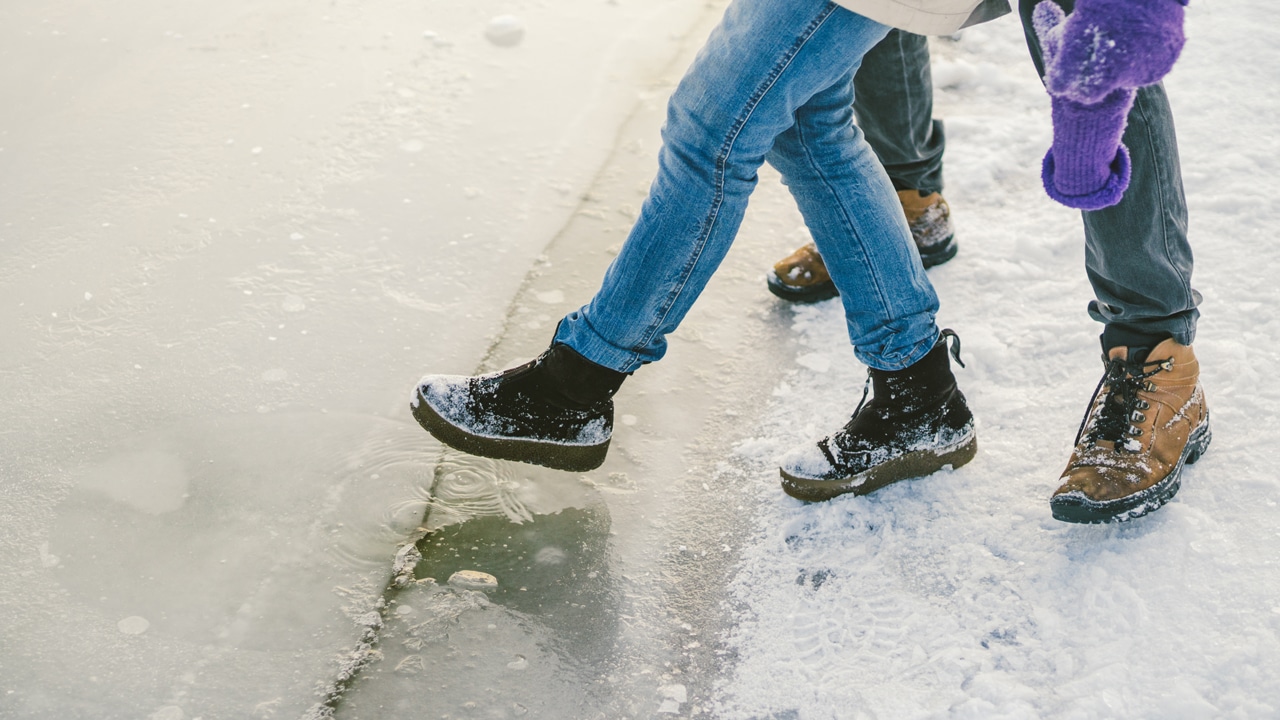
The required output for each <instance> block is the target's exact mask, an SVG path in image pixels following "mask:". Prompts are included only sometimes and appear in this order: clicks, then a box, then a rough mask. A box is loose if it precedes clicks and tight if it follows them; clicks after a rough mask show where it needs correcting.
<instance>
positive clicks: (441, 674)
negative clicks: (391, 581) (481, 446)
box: [337, 477, 621, 720]
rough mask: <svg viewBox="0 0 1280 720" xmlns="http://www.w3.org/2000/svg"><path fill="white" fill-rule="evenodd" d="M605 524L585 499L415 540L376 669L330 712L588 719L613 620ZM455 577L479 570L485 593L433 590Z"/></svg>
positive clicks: (597, 696)
mask: <svg viewBox="0 0 1280 720" xmlns="http://www.w3.org/2000/svg"><path fill="white" fill-rule="evenodd" d="M469 482H480V481H479V480H478V479H476V478H475V477H471V480H470V481H469ZM481 484H483V483H481ZM490 486H491V485H490ZM455 507H456V506H455ZM489 507H490V509H493V508H494V507H496V506H495V505H490V506H489ZM609 526H610V523H609V515H608V511H607V509H606V508H605V507H604V506H603V505H601V504H596V505H591V506H589V507H586V508H569V509H565V510H562V511H560V512H557V513H553V514H548V515H529V516H527V517H526V518H524V519H523V521H522V522H520V523H519V524H516V523H513V522H512V519H511V518H509V517H508V516H506V514H505V513H504V514H501V515H500V514H488V515H479V516H475V517H472V518H470V519H467V520H464V521H462V522H458V523H455V524H452V525H448V526H445V527H443V528H440V529H438V530H435V531H433V532H431V533H429V534H428V535H426V536H425V537H424V538H422V539H421V540H420V541H419V542H418V543H417V550H418V551H419V552H420V553H421V559H420V560H419V562H418V564H417V567H416V569H415V573H414V574H415V575H416V577H417V580H415V581H412V582H409V583H407V586H406V587H404V588H403V589H400V590H392V591H391V592H390V593H389V594H388V601H387V603H386V606H385V609H384V612H383V617H384V618H385V621H384V625H383V627H382V630H381V639H380V645H379V649H380V652H381V656H382V659H381V660H380V662H379V663H378V666H377V670H376V671H369V670H367V671H366V672H364V673H363V674H362V679H361V680H360V682H359V686H358V687H359V691H358V692H351V693H348V694H347V695H346V696H345V697H344V698H343V699H342V701H341V704H340V705H339V706H338V708H337V710H338V713H337V714H338V716H339V717H341V718H343V719H344V720H359V719H360V718H379V719H380V720H395V719H397V718H420V717H441V716H449V717H452V716H454V713H459V714H463V715H464V716H469V715H472V714H474V715H476V716H478V717H499V718H500V717H520V716H523V715H525V714H528V715H529V716H530V717H557V718H558V717H587V716H593V715H596V714H598V712H591V709H592V708H599V707H602V706H603V705H604V702H603V701H602V695H603V694H606V693H607V692H608V688H607V686H606V684H605V683H603V682H602V681H601V680H600V679H599V675H600V666H601V665H602V664H604V663H605V661H606V660H607V659H608V656H609V654H610V653H611V652H612V651H613V649H614V645H615V643H616V641H617V639H618V623H619V622H620V619H619V616H620V614H621V613H620V610H619V608H620V597H619V595H620V593H619V590H618V587H617V584H616V582H615V580H614V579H613V578H612V576H611V574H610V571H609V566H608V554H609V544H608V538H609ZM459 571H479V572H483V573H488V574H490V575H492V576H494V577H496V578H497V587H495V588H492V589H490V590H488V591H487V592H480V591H476V590H469V589H465V588H463V587H451V586H449V585H445V584H444V583H445V581H446V579H447V578H450V577H452V576H453V575H454V574H455V573H457V572H459Z"/></svg>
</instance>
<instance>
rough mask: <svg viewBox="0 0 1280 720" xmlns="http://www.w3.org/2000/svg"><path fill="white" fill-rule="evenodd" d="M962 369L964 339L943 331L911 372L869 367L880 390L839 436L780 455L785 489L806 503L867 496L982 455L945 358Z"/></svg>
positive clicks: (871, 378) (970, 417) (874, 385)
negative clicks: (847, 495) (950, 340)
mask: <svg viewBox="0 0 1280 720" xmlns="http://www.w3.org/2000/svg"><path fill="white" fill-rule="evenodd" d="M948 338H954V339H955V343H954V344H953V345H952V346H951V354H952V355H953V356H954V357H955V359H956V362H958V363H960V365H961V367H963V366H964V363H962V362H960V339H959V338H958V337H956V335H955V333H954V332H952V331H950V330H943V331H942V337H940V338H939V339H938V343H937V345H935V346H934V348H933V350H931V351H930V352H929V354H928V355H926V356H925V357H924V358H923V359H922V360H920V361H919V362H917V363H916V364H915V365H912V366H911V367H909V368H906V369H905V370H897V371H892V372H890V371H884V370H870V371H869V373H868V375H869V376H868V384H869V385H870V386H871V388H872V389H873V390H874V394H873V395H872V398H871V401H870V402H867V394H866V392H865V391H864V392H863V396H862V402H861V403H859V404H858V408H857V409H856V410H854V411H853V417H852V418H851V419H850V420H849V422H848V424H846V425H845V426H844V428H842V429H841V430H840V431H839V432H837V433H836V434H834V435H830V436H828V437H825V438H823V439H821V440H819V441H818V442H817V443H815V444H809V445H805V446H803V447H800V448H796V449H795V450H792V451H791V452H789V453H787V455H786V456H784V457H783V458H782V467H781V468H780V471H781V473H782V489H783V491H785V492H786V493H787V494H788V495H790V496H791V497H794V498H798V499H800V500H808V501H818V500H830V499H831V498H834V497H836V496H837V495H843V494H845V493H854V494H855V495H865V494H867V493H869V492H872V491H874V490H878V489H880V488H882V487H884V486H885V485H888V484H889V483H893V482H897V481H899V480H906V479H908V478H914V477H921V476H924V475H929V474H931V473H933V472H936V471H938V470H941V469H942V468H944V467H946V466H948V465H950V466H951V467H953V468H957V467H960V466H961V465H964V464H965V463H967V462H969V461H970V460H972V459H973V456H974V453H976V452H977V450H978V441H977V436H976V435H975V433H974V428H973V413H971V412H969V407H968V405H967V404H966V403H965V399H964V395H963V394H961V392H960V390H959V388H957V387H956V380H955V377H954V376H953V375H952V374H951V364H950V361H949V360H948V358H947V352H948V348H947V339H948Z"/></svg>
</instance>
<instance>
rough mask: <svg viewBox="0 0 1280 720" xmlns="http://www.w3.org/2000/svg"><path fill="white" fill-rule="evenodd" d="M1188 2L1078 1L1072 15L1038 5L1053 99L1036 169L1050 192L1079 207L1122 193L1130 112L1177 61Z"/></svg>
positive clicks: (1112, 200)
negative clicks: (1049, 139)
mask: <svg viewBox="0 0 1280 720" xmlns="http://www.w3.org/2000/svg"><path fill="white" fill-rule="evenodd" d="M1186 1H1187V0H1079V1H1078V2H1077V3H1076V6H1075V10H1074V11H1072V13H1071V15H1070V17H1068V16H1066V15H1065V14H1064V13H1063V12H1062V8H1060V7H1059V6H1058V5H1057V4H1056V3H1054V2H1053V1H1052V0H1045V1H1044V2H1041V3H1040V4H1039V5H1037V6H1036V8H1035V12H1034V13H1033V15H1032V23H1033V25H1034V27H1035V31H1036V35H1038V36H1039V38H1040V45H1041V48H1042V50H1043V52H1044V62H1045V87H1046V88H1047V89H1048V90H1049V95H1050V96H1051V97H1052V103H1053V147H1052V148H1051V149H1050V150H1049V152H1048V154H1046V155H1045V158H1044V165H1043V167H1042V171H1041V177H1042V179H1043V180H1044V188H1045V191H1046V192H1048V193H1049V197H1051V198H1053V199H1054V200H1057V201H1058V202H1060V203H1062V204H1063V205H1066V206H1067V207H1073V208H1077V209H1080V210H1099V209H1101V208H1104V207H1109V206H1111V205H1115V204H1116V203H1118V202H1120V200H1121V199H1122V198H1123V197H1124V191H1125V190H1126V189H1127V188H1128V187H1129V176H1130V169H1131V168H1130V164H1129V151H1128V149H1127V148H1125V146H1124V144H1123V143H1121V142H1120V139H1121V137H1122V136H1123V135H1124V128H1125V124H1126V123H1127V122H1128V116H1129V110H1130V109H1131V108H1132V107H1133V101H1134V97H1135V96H1136V94H1137V88H1140V87H1144V86H1146V85H1151V84H1154V83H1157V82H1159V81H1160V79H1161V78H1163V77H1164V76H1165V75H1166V74H1167V73H1168V72H1169V69H1170V68H1172V67H1173V63H1174V61H1176V60H1177V59H1178V53H1179V52H1181V50H1182V45H1183V42H1184V38H1183V34H1182V19H1183V10H1182V6H1183V5H1185V4H1186Z"/></svg>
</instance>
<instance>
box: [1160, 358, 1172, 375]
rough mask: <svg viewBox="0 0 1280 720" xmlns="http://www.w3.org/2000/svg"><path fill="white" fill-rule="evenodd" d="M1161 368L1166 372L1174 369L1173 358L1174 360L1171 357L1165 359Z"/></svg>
mask: <svg viewBox="0 0 1280 720" xmlns="http://www.w3.org/2000/svg"><path fill="white" fill-rule="evenodd" d="M1160 369H1161V370H1164V371H1165V372H1169V371H1170V370H1172V369H1173V360H1172V359H1169V360H1165V361H1164V362H1161V363H1160Z"/></svg>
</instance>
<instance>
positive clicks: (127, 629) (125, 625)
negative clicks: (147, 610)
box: [116, 615, 151, 635]
mask: <svg viewBox="0 0 1280 720" xmlns="http://www.w3.org/2000/svg"><path fill="white" fill-rule="evenodd" d="M116 627H118V628H120V632H122V633H124V634H125V635H141V634H142V633H144V632H146V631H147V628H149V627H151V623H150V622H148V621H147V619H146V618H144V617H140V616H138V615H130V616H129V617H127V618H125V619H123V620H121V621H120V622H118V623H116Z"/></svg>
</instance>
